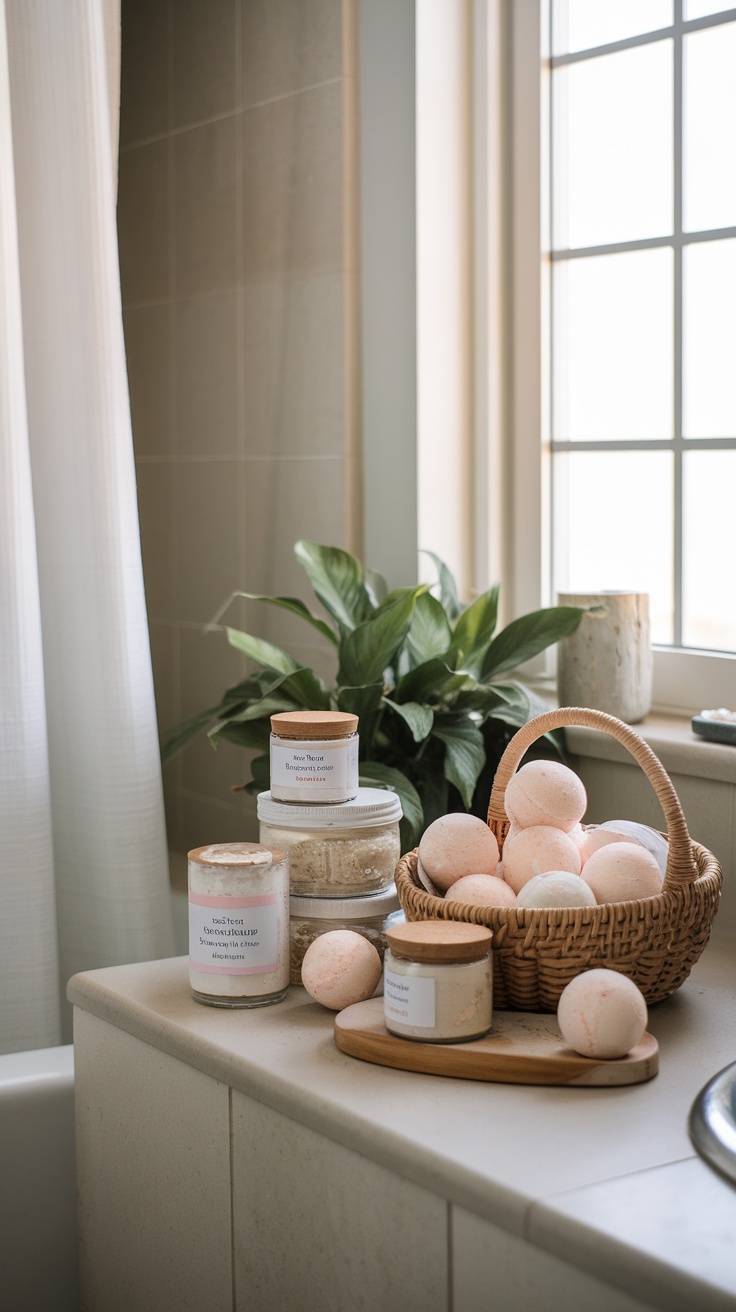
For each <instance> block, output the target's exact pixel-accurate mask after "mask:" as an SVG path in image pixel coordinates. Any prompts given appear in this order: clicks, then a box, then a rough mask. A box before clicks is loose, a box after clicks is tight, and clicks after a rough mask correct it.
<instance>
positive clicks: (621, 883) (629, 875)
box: [582, 843, 662, 902]
mask: <svg viewBox="0 0 736 1312" xmlns="http://www.w3.org/2000/svg"><path fill="white" fill-rule="evenodd" d="M582 875H583V879H584V880H585V882H586V883H587V884H590V887H591V888H592V890H593V892H594V893H595V900H596V902H629V901H631V900H632V899H634V898H640V897H656V896H657V894H658V893H661V892H662V872H661V870H660V868H659V866H658V865H657V862H656V861H655V859H654V857H653V856H652V854H651V852H647V850H646V848H645V847H642V846H641V845H640V844H639V843H609V844H607V846H606V847H599V849H598V851H597V852H594V853H593V855H592V856H591V857H588V860H587V861H586V862H585V865H584V866H583V870H582Z"/></svg>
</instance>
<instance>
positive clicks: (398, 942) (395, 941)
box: [386, 920, 493, 962]
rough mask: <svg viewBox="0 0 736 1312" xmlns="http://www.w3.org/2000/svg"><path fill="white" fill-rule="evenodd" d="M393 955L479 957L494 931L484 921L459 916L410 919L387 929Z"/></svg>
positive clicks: (411, 958) (449, 958) (408, 958)
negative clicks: (468, 921) (472, 921)
mask: <svg viewBox="0 0 736 1312" xmlns="http://www.w3.org/2000/svg"><path fill="white" fill-rule="evenodd" d="M386 938H387V940H388V945H389V947H390V949H391V951H392V952H393V954H394V956H395V957H402V958H403V959H404V960H405V961H446V962H451V961H456V962H462V961H480V960H481V959H482V958H483V957H485V956H487V954H488V952H489V950H490V947H491V939H492V938H493V935H492V933H491V931H490V929H485V928H484V927H483V925H468V924H465V923H461V922H460V921H458V920H413V921H408V922H407V923H406V924H405V925H396V926H395V928H393V929H389V930H387V931H386Z"/></svg>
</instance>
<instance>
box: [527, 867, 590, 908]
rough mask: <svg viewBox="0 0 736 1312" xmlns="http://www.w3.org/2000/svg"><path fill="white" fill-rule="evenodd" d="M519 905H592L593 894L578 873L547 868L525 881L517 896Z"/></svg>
mask: <svg viewBox="0 0 736 1312" xmlns="http://www.w3.org/2000/svg"><path fill="white" fill-rule="evenodd" d="M517 900H518V905H519V906H520V907H594V906H595V905H596V901H595V896H594V893H593V890H592V888H591V887H590V885H589V884H586V882H585V880H584V879H581V878H580V875H570V874H568V872H567V871H566V870H548V871H546V873H545V874H543V875H535V876H534V878H533V879H530V880H528V881H527V883H526V884H525V885H524V887H523V888H522V890H521V892H520V893H519V897H518V899H517Z"/></svg>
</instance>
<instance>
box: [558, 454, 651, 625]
mask: <svg viewBox="0 0 736 1312" xmlns="http://www.w3.org/2000/svg"><path fill="white" fill-rule="evenodd" d="M553 491H554V514H553V520H554V526H555V530H554V548H555V550H554V556H555V579H554V588H555V592H608V591H614V592H619V591H624V592H648V593H649V610H650V620H651V628H652V641H653V642H660V643H671V642H672V637H673V606H672V584H673V563H672V562H673V527H672V524H673V458H672V455H671V453H670V452H668V451H630V452H617V451H579V452H578V451H575V452H573V453H570V454H567V453H560V454H559V455H556V456H555V458H554V468H553Z"/></svg>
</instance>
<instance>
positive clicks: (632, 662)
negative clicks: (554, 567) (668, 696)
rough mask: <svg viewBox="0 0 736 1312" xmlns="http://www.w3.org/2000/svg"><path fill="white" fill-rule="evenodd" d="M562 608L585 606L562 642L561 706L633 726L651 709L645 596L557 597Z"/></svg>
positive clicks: (589, 594)
mask: <svg viewBox="0 0 736 1312" xmlns="http://www.w3.org/2000/svg"><path fill="white" fill-rule="evenodd" d="M557 600H558V603H559V605H561V606H585V607H587V608H590V609H588V613H587V614H586V615H584V616H583V618H582V620H581V622H580V625H579V627H578V628H577V629H576V631H575V633H572V634H570V636H569V637H567V638H563V639H561V641H560V643H559V647H558V655H557V694H558V697H559V701H560V705H561V706H589V707H591V708H592V709H593V710H598V711H606V712H607V713H608V714H609V715H615V716H616V717H617V718H618V719H619V720H623V721H624V722H625V723H626V724H637V723H638V722H639V721H640V720H643V719H644V717H645V716H646V715H647V714H648V713H649V711H650V709H651V705H652V648H651V642H650V637H649V596H648V594H647V593H646V592H598V593H592V592H586V593H581V592H560V593H558V596H557Z"/></svg>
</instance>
